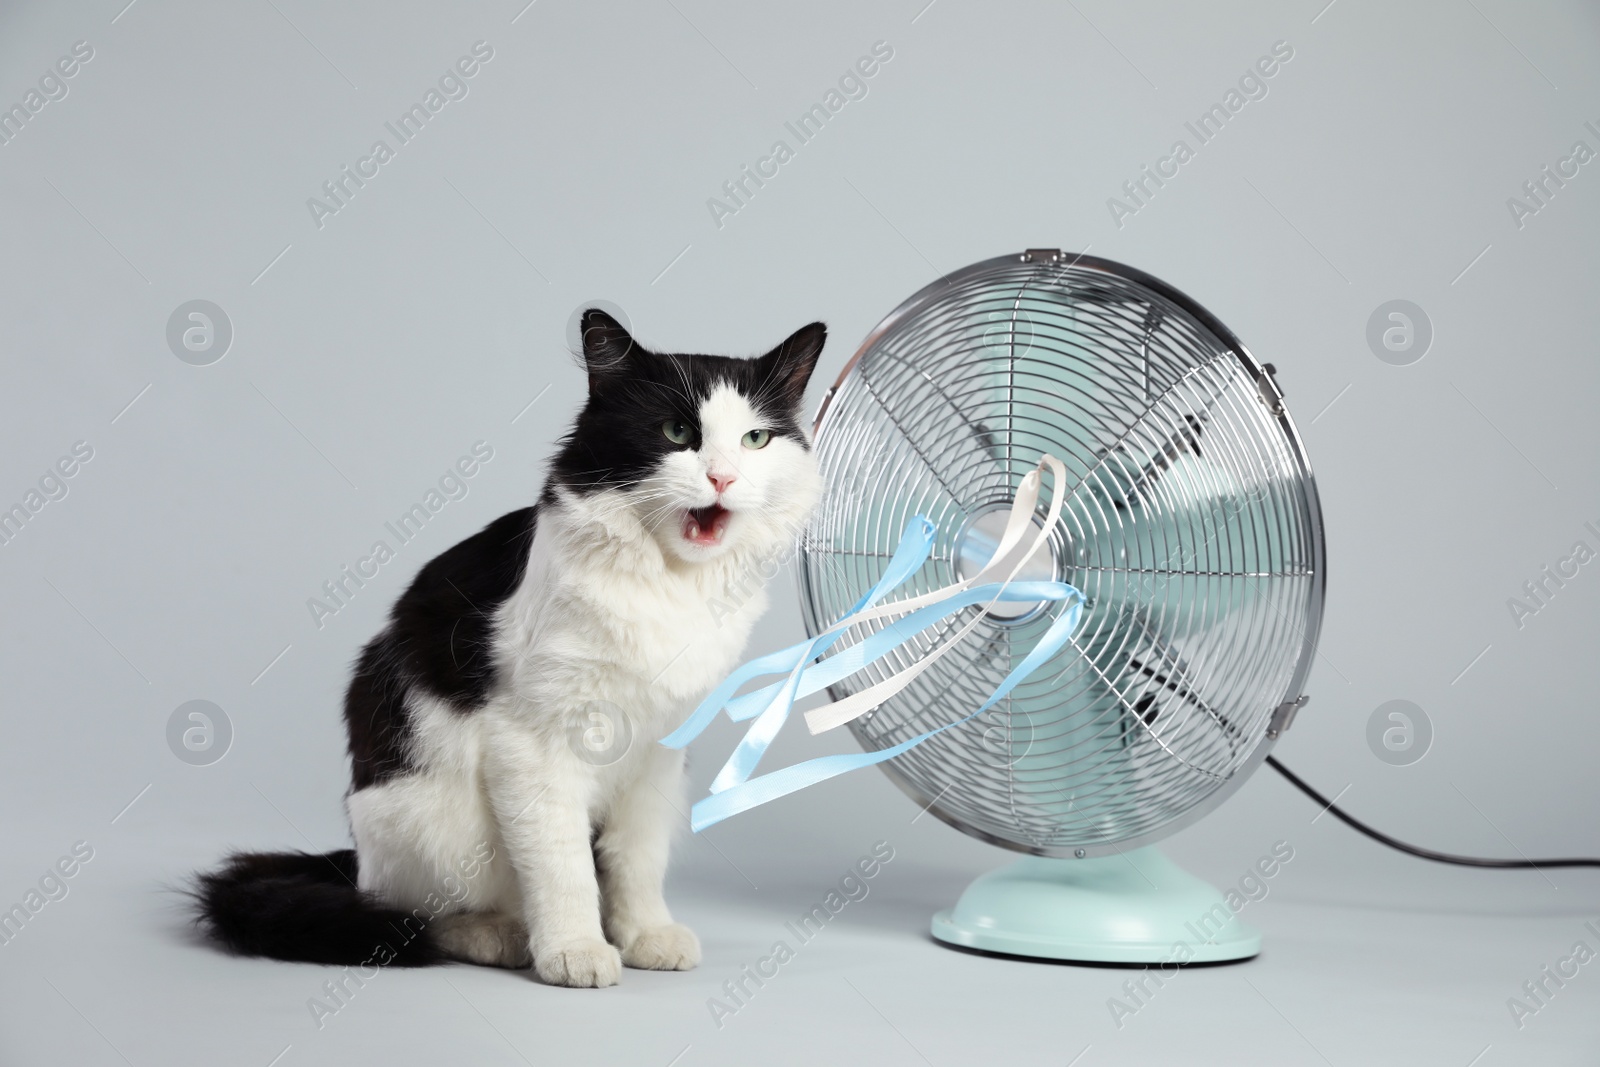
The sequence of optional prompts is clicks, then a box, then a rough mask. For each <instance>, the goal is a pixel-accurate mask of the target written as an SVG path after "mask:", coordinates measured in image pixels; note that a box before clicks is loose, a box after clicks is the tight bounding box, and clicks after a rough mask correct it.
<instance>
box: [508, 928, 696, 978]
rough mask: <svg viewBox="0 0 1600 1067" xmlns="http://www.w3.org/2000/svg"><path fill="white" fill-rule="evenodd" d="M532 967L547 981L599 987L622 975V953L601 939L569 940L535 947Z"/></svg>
mask: <svg viewBox="0 0 1600 1067" xmlns="http://www.w3.org/2000/svg"><path fill="white" fill-rule="evenodd" d="M691 936H692V935H691ZM533 969H534V971H535V972H537V973H538V975H539V978H540V980H541V981H543V982H544V983H545V984H546V985H564V986H572V987H574V988H579V989H599V988H602V987H604V986H608V985H616V984H617V982H619V981H620V980H621V979H622V957H621V955H620V954H619V953H618V952H617V950H616V949H615V948H613V947H612V946H611V945H608V944H606V942H604V941H572V942H568V943H567V944H565V945H556V946H553V947H551V948H546V949H542V950H538V951H536V952H535V954H534V960H533Z"/></svg>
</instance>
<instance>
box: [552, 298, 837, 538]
mask: <svg viewBox="0 0 1600 1067" xmlns="http://www.w3.org/2000/svg"><path fill="white" fill-rule="evenodd" d="M582 325H583V349H584V350H583V356H584V362H585V365H586V366H587V368H588V372H589V401H588V403H587V405H585V407H584V410H583V412H582V413H581V414H580V415H579V416H578V423H577V425H576V427H575V428H574V429H573V432H572V434H571V435H570V436H569V437H568V439H567V442H566V447H565V448H564V449H563V451H562V453H561V455H560V456H559V457H558V459H557V461H556V466H555V475H556V477H557V479H558V480H559V481H560V482H561V483H562V484H563V485H565V486H566V487H568V488H569V489H571V490H573V491H575V492H577V493H579V494H595V493H606V494H608V495H613V496H616V497H618V498H619V506H625V507H627V508H629V509H630V510H631V511H632V512H633V513H634V515H635V516H636V517H637V518H638V520H639V521H640V522H641V523H642V524H643V525H644V527H645V528H646V529H647V530H649V532H650V534H651V536H653V537H654V538H655V539H656V541H657V542H658V543H659V544H660V545H661V547H662V549H663V550H665V551H666V552H667V553H668V554H669V555H670V556H672V557H674V558H677V559H680V560H683V561H685V562H689V563H699V562H705V561H708V560H711V559H715V558H717V557H719V556H721V555H723V554H725V553H727V552H730V551H734V550H738V549H754V550H757V551H766V550H769V549H771V548H774V547H776V546H778V545H780V544H782V543H784V542H786V541H791V540H793V539H794V538H795V537H796V536H797V535H798V534H799V532H800V528H801V526H802V525H803V524H804V522H805V520H806V517H807V515H808V514H809V513H810V511H811V508H812V507H813V506H814V504H815V503H816V500H817V498H818V496H819V495H820V490H821V479H820V477H819V476H818V474H817V470H816V463H815V460H814V458H813V456H812V454H811V446H810V440H809V437H808V436H807V434H806V432H805V430H804V429H802V423H801V413H800V404H801V401H802V398H803V396H804V393H805V387H806V382H807V381H808V380H809V379H810V377H811V371H812V369H813V368H814V367H815V366H816V362H817V357H818V356H819V355H820V354H821V352H822V345H823V342H824V341H825V340H826V337H827V330H826V328H825V327H823V325H822V324H821V323H812V324H811V325H810V326H806V327H803V328H801V329H800V330H798V331H797V332H796V333H795V334H794V335H793V336H792V337H790V338H789V339H788V340H786V341H784V342H783V344H781V345H779V346H778V347H777V348H775V349H773V350H772V351H771V352H768V353H767V354H766V355H764V356H761V357H759V358H757V359H729V358H727V357H723V356H698V355H670V354H658V353H654V352H650V351H647V350H645V349H643V348H641V347H640V346H639V345H638V343H637V342H635V341H634V340H633V338H632V337H630V336H629V335H628V333H627V331H626V330H624V329H623V328H622V326H621V325H619V324H618V323H617V322H616V321H615V320H614V319H612V318H611V317H610V316H608V315H606V314H605V313H604V312H602V311H598V310H590V311H588V312H585V314H584V317H583V324H582Z"/></svg>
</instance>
